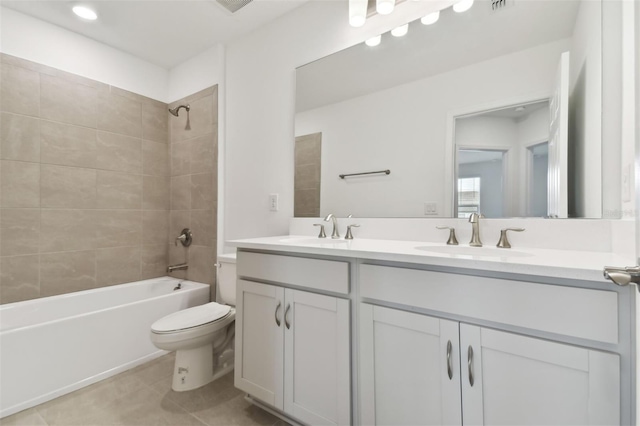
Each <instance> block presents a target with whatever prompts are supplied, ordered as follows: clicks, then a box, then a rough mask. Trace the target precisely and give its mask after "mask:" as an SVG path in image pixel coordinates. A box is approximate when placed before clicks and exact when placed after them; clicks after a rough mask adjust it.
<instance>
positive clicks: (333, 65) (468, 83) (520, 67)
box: [295, 0, 602, 217]
mask: <svg viewBox="0 0 640 426" xmlns="http://www.w3.org/2000/svg"><path fill="white" fill-rule="evenodd" d="M492 3H493V2H492V1H489V0H477V1H476V2H475V3H474V5H473V7H472V8H471V9H470V10H469V11H467V12H465V13H462V14H461V13H454V12H453V11H452V10H451V9H450V8H449V9H445V10H443V11H441V13H440V19H439V20H438V21H437V22H436V23H435V24H432V25H422V24H421V23H420V21H419V20H418V21H415V22H411V23H410V24H409V31H408V34H407V35H406V36H404V37H393V36H391V35H390V34H388V33H386V34H383V35H382V40H381V43H380V44H379V45H378V46H375V47H371V46H367V45H365V44H364V43H361V44H358V45H356V46H353V47H351V48H349V49H345V50H344V51H341V52H338V53H336V54H334V55H331V56H328V57H326V58H322V59H321V60H318V61H316V62H313V63H311V64H308V65H305V66H302V67H300V68H298V69H297V72H296V77H297V99H296V116H295V126H296V128H295V135H296V138H297V140H298V141H300V140H304V139H305V138H306V139H308V138H311V137H313V138H314V140H316V141H317V142H316V143H317V144H318V146H317V147H316V148H315V152H316V154H317V156H318V157H317V159H315V160H314V161H310V160H309V159H306V160H305V161H306V162H307V164H311V163H313V164H314V166H312V167H310V168H309V167H307V168H306V169H305V170H303V168H301V167H299V164H298V163H296V179H295V185H296V191H295V215H296V216H298V217H300V216H323V215H326V214H328V213H334V214H336V215H340V216H346V215H348V214H353V215H354V216H360V217H430V216H440V217H443V216H444V217H458V216H460V215H465V214H468V213H470V211H471V210H473V209H479V210H480V211H481V212H482V213H483V214H485V216H487V217H514V216H539V217H541V216H552V217H600V216H601V211H602V201H601V199H602V197H601V183H599V184H598V185H593V182H594V181H596V182H601V179H602V178H601V176H602V170H601V161H600V157H601V156H600V152H601V129H600V125H601V112H602V111H601V97H602V41H601V33H602V31H601V19H602V10H601V9H602V5H601V2H599V1H578V0H567V1H562V2H558V1H545V0H539V1H525V0H521V1H512V2H509V1H507V2H506V4H507V6H506V7H503V8H501V9H500V10H494V9H493V8H492ZM565 52H568V53H566V54H565ZM563 54H565V55H564V57H565V59H566V65H567V66H566V68H564V69H563V68H562V67H560V64H561V63H562V58H563ZM563 94H564V97H563V96H561V95H563ZM520 107H522V108H524V109H523V110H521V111H516V109H518V108H520ZM561 108H564V110H563V111H560V109H561ZM560 113H562V114H560ZM559 114H560V115H562V117H561V120H560V121H558V120H557V119H558V117H559ZM491 123H493V124H491ZM558 123H562V125H559V124H558ZM534 124H535V125H534ZM536 126H539V127H536ZM506 129H508V132H510V134H511V135H512V137H511V138H510V140H509V141H506V139H508V138H507V137H506V136H505V134H506V133H505V134H502V135H501V134H500V132H501V131H503V132H507V130H506ZM518 132H520V134H519V133H518ZM526 132H530V134H529V135H528V136H526V137H525V133H526ZM297 149H298V144H297V143H296V150H297ZM563 150H564V151H563ZM545 152H546V153H545ZM578 154H579V155H578ZM297 158H298V157H297V155H296V161H298V159H297ZM545 162H546V164H547V168H546V171H545V168H544V164H545ZM481 163H484V165H485V166H487V163H492V164H493V166H492V170H493V171H494V177H493V180H487V177H485V178H484V179H482V178H481V179H480V180H481V183H480V190H479V191H480V193H479V195H478V194H476V195H475V196H477V197H478V198H477V203H476V204H473V203H472V201H470V199H468V198H464V199H463V198H462V196H463V195H464V196H465V197H473V196H474V195H472V194H473V192H474V190H466V189H465V190H462V189H460V188H462V187H461V186H460V185H463V184H462V183H461V182H460V181H459V180H460V179H467V178H470V177H473V176H471V175H473V174H476V175H477V176H475V177H480V176H481V175H480V174H479V173H480V171H478V170H479V169H478V168H479V167H480V165H481ZM474 167H475V168H476V172H475V173H473V172H472V170H473V168H474ZM487 167H488V166H487ZM387 169H388V170H390V171H391V173H390V174H388V175H386V174H372V175H359V176H354V177H349V178H345V179H340V178H339V175H341V174H352V173H364V172H370V171H376V170H387ZM584 170H589V172H590V173H589V179H592V180H591V183H590V184H589V189H590V190H589V194H588V196H587V195H585V190H584V188H585V187H586V184H585V182H584V178H583V177H581V174H580V173H582V172H583V171H584ZM486 172H487V173H488V169H487V170H486ZM498 172H499V173H498ZM311 181H314V182H317V184H314V185H315V186H313V187H311V186H310V182H311ZM482 181H484V183H483V182H482ZM465 182H466V183H464V188H467V186H466V185H468V184H469V182H470V181H465ZM491 188H493V189H494V193H492V192H485V191H488V189H491ZM490 199H491V200H493V201H489V200H490ZM469 203H471V204H469ZM489 203H491V204H489ZM576 206H580V208H576Z"/></svg>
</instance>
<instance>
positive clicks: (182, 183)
mask: <svg viewBox="0 0 640 426" xmlns="http://www.w3.org/2000/svg"><path fill="white" fill-rule="evenodd" d="M190 205H191V177H190V176H174V177H172V178H171V210H187V209H189V208H190Z"/></svg>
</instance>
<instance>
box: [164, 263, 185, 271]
mask: <svg viewBox="0 0 640 426" xmlns="http://www.w3.org/2000/svg"><path fill="white" fill-rule="evenodd" d="M188 268H189V265H187V264H186V263H180V264H178V265H169V266H167V272H173V271H181V270H185V269H188Z"/></svg>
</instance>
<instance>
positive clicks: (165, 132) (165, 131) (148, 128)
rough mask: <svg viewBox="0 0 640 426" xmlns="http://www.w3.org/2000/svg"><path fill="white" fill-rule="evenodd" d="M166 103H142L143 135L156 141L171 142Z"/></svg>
mask: <svg viewBox="0 0 640 426" xmlns="http://www.w3.org/2000/svg"><path fill="white" fill-rule="evenodd" d="M167 110H168V107H167V106H166V105H162V106H158V105H150V104H146V103H144V104H142V137H143V138H144V139H146V140H151V141H155V142H162V143H168V142H169V121H168V119H169V114H168V112H167Z"/></svg>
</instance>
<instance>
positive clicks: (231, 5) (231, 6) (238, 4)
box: [216, 0, 253, 13]
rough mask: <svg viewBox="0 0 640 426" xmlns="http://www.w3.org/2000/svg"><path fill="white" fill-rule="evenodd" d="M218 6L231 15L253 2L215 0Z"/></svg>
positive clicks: (244, 0)
mask: <svg viewBox="0 0 640 426" xmlns="http://www.w3.org/2000/svg"><path fill="white" fill-rule="evenodd" d="M216 1H217V2H218V4H220V5H221V6H222V7H224V8H225V9H227V10H228V11H229V12H231V13H236V12H237V11H239V10H240V9H242V8H243V7H245V6H246V5H248V4H249V3H251V2H252V1H253V0H216Z"/></svg>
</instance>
